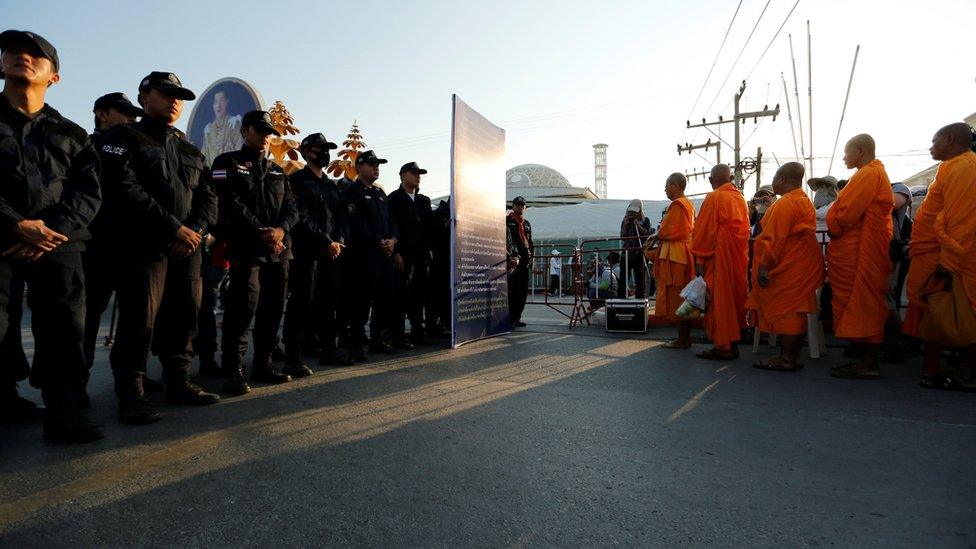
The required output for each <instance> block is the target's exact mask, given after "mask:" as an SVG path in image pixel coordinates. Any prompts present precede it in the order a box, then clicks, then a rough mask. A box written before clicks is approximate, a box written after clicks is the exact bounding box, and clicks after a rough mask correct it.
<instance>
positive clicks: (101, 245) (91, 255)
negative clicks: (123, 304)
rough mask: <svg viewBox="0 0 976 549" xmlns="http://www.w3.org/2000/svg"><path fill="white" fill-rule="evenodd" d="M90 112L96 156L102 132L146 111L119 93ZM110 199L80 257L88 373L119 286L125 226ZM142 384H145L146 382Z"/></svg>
mask: <svg viewBox="0 0 976 549" xmlns="http://www.w3.org/2000/svg"><path fill="white" fill-rule="evenodd" d="M93 111H94V112H95V132H94V133H92V134H91V142H92V145H94V147H95V151H96V152H99V153H100V151H101V145H102V138H103V137H104V136H105V132H107V131H109V130H110V129H112V128H114V127H115V126H118V125H119V124H132V123H134V122H135V121H136V118H140V117H143V116H145V115H146V112H145V111H143V110H142V109H141V108H139V107H137V106H135V105H133V104H132V101H130V100H129V98H128V97H127V96H126V95H125V94H124V93H122V92H114V93H109V94H106V95H103V96H101V97H99V98H98V99H96V100H95V107H94V109H93ZM113 198H115V195H113V194H108V195H105V196H102V208H101V211H100V212H99V213H98V215H96V216H95V220H94V221H92V224H91V227H89V230H90V231H91V235H92V240H91V242H89V243H88V246H87V248H86V249H85V252H84V253H83V254H82V256H81V259H82V263H83V264H84V267H85V307H86V311H85V358H86V360H87V361H88V369H89V370H90V369H91V367H92V364H93V363H94V361H95V347H96V345H97V344H98V329H99V328H100V327H101V323H102V313H104V312H105V309H107V308H108V304H109V301H110V300H111V298H112V293H114V292H115V287H116V285H117V283H118V272H119V266H118V265H117V263H118V261H119V246H118V242H116V237H117V235H119V234H120V233H121V231H122V230H123V229H124V227H121V226H118V224H117V220H116V219H114V218H112V217H110V215H111V214H112V213H115V212H118V211H119V208H118V206H117V205H115V204H112V203H111V201H112V199H113ZM106 212H108V214H106ZM144 383H148V379H146V380H144ZM157 383H158V382H157Z"/></svg>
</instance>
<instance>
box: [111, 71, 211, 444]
mask: <svg viewBox="0 0 976 549" xmlns="http://www.w3.org/2000/svg"><path fill="white" fill-rule="evenodd" d="M195 98H196V96H195V95H194V94H193V92H192V91H190V90H188V89H186V88H184V87H183V85H182V84H181V83H180V80H179V78H177V77H176V75H175V74H173V73H169V72H153V73H150V74H149V75H148V76H146V77H145V78H144V79H143V80H142V82H141V83H140V84H139V103H140V104H141V105H142V108H143V109H144V110H145V111H146V116H144V117H143V118H142V120H140V121H139V122H138V123H136V124H131V125H129V124H123V125H120V126H116V127H115V128H112V129H111V130H110V131H109V132H107V133H106V134H105V137H104V138H103V140H102V147H101V151H100V153H101V157H102V188H103V190H104V192H105V194H107V195H111V199H110V200H109V201H108V202H106V205H107V206H109V208H107V209H106V211H105V212H104V214H105V215H106V216H108V217H109V218H110V219H113V220H114V221H115V222H117V223H119V225H118V226H119V227H120V229H118V231H119V234H118V235H117V236H118V247H119V249H118V254H119V256H120V257H121V258H122V260H121V261H120V263H119V267H118V268H119V285H118V290H117V296H118V303H119V326H118V331H117V333H116V341H115V344H114V345H113V347H112V352H111V355H110V360H111V363H112V371H113V373H114V375H115V392H116V394H117V395H118V397H119V417H120V419H121V420H122V422H123V423H130V424H135V425H144V424H147V423H152V422H154V421H158V420H159V419H160V416H159V414H158V413H157V412H156V410H155V409H154V408H153V406H152V405H150V404H149V402H148V401H147V400H146V398H145V396H144V387H143V378H144V377H145V372H146V361H147V359H148V355H149V351H150V349H152V351H153V353H154V354H155V355H156V356H157V357H159V361H160V363H161V364H162V366H163V376H164V380H165V382H166V399H167V400H168V401H170V402H173V403H178V404H190V405H198V406H201V405H209V404H214V403H216V402H217V401H219V400H220V399H219V397H218V396H217V395H214V394H212V393H207V392H205V391H204V390H203V389H201V388H200V387H198V386H196V385H194V384H193V383H190V379H189V370H190V364H191V362H192V360H193V348H192V340H193V336H194V334H195V332H196V328H197V314H198V311H199V308H200V292H201V288H202V286H201V280H200V261H201V260H200V242H201V238H202V236H203V234H205V233H206V232H207V230H208V228H209V227H210V225H211V224H213V223H214V222H215V221H216V217H217V207H216V206H217V200H216V196H215V195H214V192H213V187H212V182H211V180H210V170H209V169H208V168H207V166H206V165H205V163H204V158H203V154H202V153H201V152H200V150H199V149H198V148H196V147H195V146H193V145H192V144H191V143H190V142H189V141H187V139H186V135H184V134H183V132H181V131H180V130H178V129H176V128H174V127H173V124H175V123H176V121H177V120H178V119H179V117H180V114H181V113H182V112H183V102H184V101H186V100H193V99H195Z"/></svg>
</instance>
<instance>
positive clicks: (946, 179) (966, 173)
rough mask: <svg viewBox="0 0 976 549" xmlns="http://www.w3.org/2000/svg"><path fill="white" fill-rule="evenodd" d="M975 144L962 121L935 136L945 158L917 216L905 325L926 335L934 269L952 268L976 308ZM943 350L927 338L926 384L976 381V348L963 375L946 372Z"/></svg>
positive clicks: (940, 272)
mask: <svg viewBox="0 0 976 549" xmlns="http://www.w3.org/2000/svg"><path fill="white" fill-rule="evenodd" d="M972 145H973V134H972V129H971V128H970V127H969V125H968V124H965V123H962V122H959V123H956V124H950V125H948V126H945V127H944V128H942V129H940V130H939V131H938V132H936V133H935V137H933V138H932V147H931V148H930V149H929V152H931V153H932V159H933V160H939V161H941V162H942V163H941V164H939V170H938V172H937V173H936V175H935V181H933V182H932V184H931V185H929V189H928V194H927V195H926V197H925V201H924V202H922V205H921V206H920V207H919V209H918V212H917V213H916V216H915V224H914V226H913V227H912V241H911V245H910V247H909V255H910V257H911V260H912V262H911V264H910V266H909V267H908V278H907V279H906V280H905V288H906V290H907V292H908V300H909V303H908V312H907V314H906V316H905V322H904V324H903V325H902V329H903V331H904V332H905V333H907V334H909V335H912V336H915V337H919V336H920V334H919V329H918V327H919V324H920V322H921V320H922V318H923V317H924V316H925V314H926V312H927V311H926V305H925V301H923V297H922V295H923V292H924V291H925V289H926V286H927V284H926V283H927V282H929V280H930V278H933V275H935V277H934V278H945V277H946V275H949V274H951V275H952V276H953V277H954V278H955V279H956V280H957V281H960V282H961V283H962V284H963V286H964V287H965V288H966V294H967V296H968V297H969V301H970V303H971V304H972V305H973V307H974V308H976V246H974V244H973V241H974V238H976V214H974V212H976V153H973V151H972V150H971V149H972ZM933 282H938V281H933ZM942 351H943V349H942V348H941V347H940V346H938V345H936V344H934V343H930V342H925V373H924V374H923V375H922V380H921V382H920V385H922V386H924V387H930V388H934V389H961V388H974V387H976V383H974V380H973V379H972V374H973V368H974V367H976V348H974V347H972V346H970V347H969V349H967V350H966V353H965V360H964V364H963V368H964V370H968V372H963V376H961V378H960V377H955V376H949V375H947V374H945V373H943V372H942V370H941V367H940V357H941V355H942ZM967 374H968V376H967ZM967 377H968V379H966V378H967Z"/></svg>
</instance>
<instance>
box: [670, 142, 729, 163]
mask: <svg viewBox="0 0 976 549" xmlns="http://www.w3.org/2000/svg"><path fill="white" fill-rule="evenodd" d="M712 147H715V163H716V164H721V163H722V142H721V141H716V142H714V143H712V139H711V138H709V139H708V141H707V142H705V143H702V144H701V145H692V144H691V143H685V144H684V145H682V144H681V143H678V156H681V153H683V152H686V153H690V152H691V151H694V150H697V149H705V152H708V149H710V148H712Z"/></svg>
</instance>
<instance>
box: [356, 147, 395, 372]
mask: <svg viewBox="0 0 976 549" xmlns="http://www.w3.org/2000/svg"><path fill="white" fill-rule="evenodd" d="M386 162H387V161H386V159H383V158H377V157H376V153H374V152H373V151H363V152H362V153H360V154H359V155H358V156H357V157H356V171H357V174H358V175H357V177H356V181H354V182H352V183H351V184H349V186H348V187H346V189H345V190H344V191H343V192H342V198H343V200H344V201H345V203H346V205H347V208H348V211H349V249H348V250H346V253H345V256H346V257H345V260H344V261H343V281H344V288H348V291H345V292H344V296H345V298H346V300H345V303H346V307H347V308H348V310H349V332H348V336H347V338H346V342H347V345H348V347H349V354H350V356H351V357H352V358H353V359H354V360H356V361H358V362H365V361H366V355H365V354H364V353H363V344H364V343H365V342H366V330H365V326H366V321H367V319H368V320H369V350H370V352H371V353H383V354H392V353H395V352H396V350H394V349H393V347H392V346H390V344H389V343H387V342H386V340H385V336H386V332H387V330H388V327H389V324H390V316H389V315H390V313H389V311H390V305H391V301H392V290H393V261H392V259H391V256H392V255H393V250H394V248H395V246H396V242H397V229H396V225H394V224H393V222H392V220H391V219H390V205H389V200H388V198H387V196H386V193H385V192H384V191H383V189H381V188H379V187H378V186H376V184H375V183H376V180H377V179H379V176H380V164H386Z"/></svg>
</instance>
